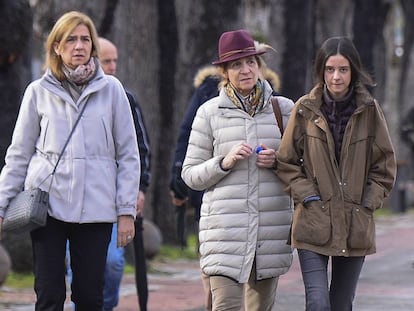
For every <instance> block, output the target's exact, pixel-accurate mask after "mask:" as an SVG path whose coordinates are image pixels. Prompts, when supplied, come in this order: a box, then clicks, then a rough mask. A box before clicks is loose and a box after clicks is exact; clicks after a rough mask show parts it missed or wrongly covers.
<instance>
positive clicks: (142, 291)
mask: <svg viewBox="0 0 414 311" xmlns="http://www.w3.org/2000/svg"><path fill="white" fill-rule="evenodd" d="M142 222H143V218H142V217H139V216H137V219H136V220H135V237H134V253H135V284H136V287H137V294H138V303H139V310H140V311H147V303H148V281H147V262H146V260H145V250H144V240H143V236H142V231H143V226H142Z"/></svg>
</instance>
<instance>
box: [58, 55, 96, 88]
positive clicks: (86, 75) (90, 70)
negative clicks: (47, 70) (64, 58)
mask: <svg viewBox="0 0 414 311" xmlns="http://www.w3.org/2000/svg"><path fill="white" fill-rule="evenodd" d="M95 61H96V60H95V57H91V58H90V59H89V62H88V63H87V64H85V65H79V66H78V67H76V68H75V69H71V68H69V67H67V66H66V65H63V66H62V70H63V72H64V74H65V76H66V78H67V79H68V80H69V81H70V82H73V83H75V84H77V85H83V84H86V83H88V82H89V81H90V80H92V78H93V77H94V76H95V72H96V64H95Z"/></svg>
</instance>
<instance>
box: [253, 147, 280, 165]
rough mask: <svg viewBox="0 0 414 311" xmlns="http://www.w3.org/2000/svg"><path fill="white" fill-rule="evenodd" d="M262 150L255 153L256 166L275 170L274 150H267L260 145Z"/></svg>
mask: <svg viewBox="0 0 414 311" xmlns="http://www.w3.org/2000/svg"><path fill="white" fill-rule="evenodd" d="M260 147H261V148H262V149H261V150H260V151H259V152H258V153H257V160H256V164H257V166H258V167H262V168H275V167H276V150H275V149H269V148H267V147H266V146H265V145H263V144H260Z"/></svg>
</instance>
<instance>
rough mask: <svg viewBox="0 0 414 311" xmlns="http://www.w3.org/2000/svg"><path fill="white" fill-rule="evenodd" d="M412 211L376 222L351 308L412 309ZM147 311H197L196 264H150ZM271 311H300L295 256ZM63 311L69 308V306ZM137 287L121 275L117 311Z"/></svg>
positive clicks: (20, 300)
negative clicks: (374, 243) (371, 247)
mask: <svg viewBox="0 0 414 311" xmlns="http://www.w3.org/2000/svg"><path fill="white" fill-rule="evenodd" d="M413 263H414V213H411V212H410V213H408V214H405V215H394V216H391V217H385V218H383V217H381V218H379V219H378V220H377V253H376V254H374V255H371V256H368V257H367V258H366V263H365V265H364V268H363V271H362V273H361V277H360V281H359V285H358V289H357V295H356V299H355V305H354V309H355V310H357V311H360V310H361V311H374V310H375V311H382V310H383V311H409V310H410V311H412V310H414V269H413ZM150 266H151V273H149V275H148V279H149V304H148V310H149V311H166V310H168V311H201V310H203V299H204V292H203V287H202V283H201V278H200V271H199V265H198V261H177V262H168V263H167V262H166V263H159V262H157V263H155V262H154V263H153V262H151V263H150ZM276 300H277V304H276V306H275V308H274V310H273V311H296V310H304V290H303V284H302V279H301V275H300V268H299V264H298V260H297V256H296V254H295V257H294V261H293V264H292V267H291V269H290V270H289V272H288V273H287V274H285V275H283V276H282V277H281V278H280V281H279V286H278V290H277V296H276ZM33 303H34V295H33V290H32V289H23V290H18V291H16V290H10V289H7V288H0V310H3V311H6V310H7V311H9V310H10V311H29V310H30V311H32V310H33ZM67 310H70V304H68V308H67ZM138 310H139V307H138V301H137V297H136V292H135V283H134V278H133V276H132V275H125V276H124V279H123V284H122V288H121V297H120V302H119V305H118V307H117V308H115V311H138Z"/></svg>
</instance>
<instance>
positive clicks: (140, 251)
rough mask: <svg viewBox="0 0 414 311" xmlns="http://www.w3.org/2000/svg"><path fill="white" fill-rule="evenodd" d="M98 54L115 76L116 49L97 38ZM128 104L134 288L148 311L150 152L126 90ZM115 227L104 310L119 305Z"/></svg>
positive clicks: (120, 255)
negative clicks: (136, 166) (134, 161)
mask: <svg viewBox="0 0 414 311" xmlns="http://www.w3.org/2000/svg"><path fill="white" fill-rule="evenodd" d="M99 43H100V52H99V60H100V62H101V66H102V69H103V71H104V72H105V73H106V74H109V75H116V69H117V62H118V50H117V48H116V46H115V45H114V44H113V43H112V42H111V41H109V40H107V39H105V38H99ZM125 92H126V94H127V97H128V100H129V104H130V106H131V111H132V116H133V119H134V124H135V130H136V135H137V142H138V149H139V156H140V160H141V161H140V163H141V177H140V184H139V195H138V201H137V215H136V219H135V237H134V239H133V245H134V255H135V256H134V257H135V285H136V289H137V295H138V303H139V308H140V311H146V310H147V304H148V282H147V263H146V258H145V249H144V240H143V210H144V203H145V193H146V191H147V189H148V187H149V184H150V180H151V151H150V144H149V137H148V132H147V129H146V126H145V122H144V118H143V114H142V110H141V107H140V106H139V103H138V101H137V100H136V99H135V97H134V95H132V93H131V92H130V91H128V90H125ZM116 230H117V225H116V224H114V226H113V229H112V238H111V242H110V243H109V247H108V258H107V261H106V268H105V287H104V310H105V311H107V310H112V309H113V308H115V306H117V305H118V301H119V289H120V285H121V281H122V275H123V271H124V266H125V259H124V248H123V247H117V245H116V239H115V232H116Z"/></svg>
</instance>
